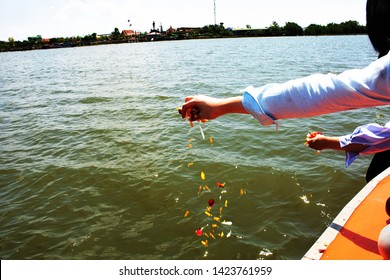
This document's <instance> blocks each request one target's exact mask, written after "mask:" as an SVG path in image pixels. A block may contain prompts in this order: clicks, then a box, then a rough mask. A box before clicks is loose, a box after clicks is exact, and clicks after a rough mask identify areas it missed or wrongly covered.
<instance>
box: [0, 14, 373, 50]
mask: <svg viewBox="0 0 390 280" xmlns="http://www.w3.org/2000/svg"><path fill="white" fill-rule="evenodd" d="M366 34H367V32H366V27H365V26H362V25H360V24H359V23H358V22H356V21H346V22H342V23H340V24H335V23H330V24H328V25H326V26H322V25H317V24H311V25H309V26H308V27H306V28H305V29H303V28H302V27H301V26H299V25H298V24H296V23H293V22H287V23H286V25H285V26H284V27H281V26H279V25H278V23H277V22H273V23H272V25H270V26H269V27H268V28H265V29H252V28H251V27H250V26H249V25H248V26H247V27H246V28H242V29H231V28H225V27H224V26H223V23H220V24H219V25H208V26H204V27H202V28H200V27H181V28H177V29H173V28H172V27H171V28H169V29H168V30H166V31H163V30H162V28H161V30H156V29H152V30H150V32H149V33H146V32H144V33H139V32H135V31H133V30H123V31H122V32H120V31H119V29H118V28H115V29H114V31H113V32H112V33H110V34H104V35H97V34H96V33H93V34H90V35H86V36H84V37H81V36H77V37H70V38H50V39H45V38H42V36H40V35H37V36H35V37H29V38H28V40H25V41H22V42H21V41H14V40H13V38H9V40H8V42H4V41H0V52H16V51H31V50H42V49H59V48H75V47H84V46H98V45H112V44H125V43H143V42H157V41H177V40H195V39H198V40H201V39H223V38H252V37H296V36H336V35H366Z"/></svg>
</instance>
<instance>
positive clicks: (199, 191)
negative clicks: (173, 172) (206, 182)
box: [198, 186, 203, 194]
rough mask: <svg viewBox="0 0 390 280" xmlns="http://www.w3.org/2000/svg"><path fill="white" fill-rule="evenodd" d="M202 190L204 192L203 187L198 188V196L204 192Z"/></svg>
mask: <svg viewBox="0 0 390 280" xmlns="http://www.w3.org/2000/svg"><path fill="white" fill-rule="evenodd" d="M202 190H203V187H202V186H199V188H198V194H200V193H201V192H202Z"/></svg>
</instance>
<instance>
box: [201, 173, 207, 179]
mask: <svg viewBox="0 0 390 280" xmlns="http://www.w3.org/2000/svg"><path fill="white" fill-rule="evenodd" d="M200 178H202V180H206V174H204V172H203V171H202V172H200Z"/></svg>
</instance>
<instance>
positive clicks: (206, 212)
mask: <svg viewBox="0 0 390 280" xmlns="http://www.w3.org/2000/svg"><path fill="white" fill-rule="evenodd" d="M204 213H205V214H206V215H207V216H209V217H211V216H212V214H211V213H210V212H208V211H205V212H204Z"/></svg>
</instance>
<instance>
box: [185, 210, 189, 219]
mask: <svg viewBox="0 0 390 280" xmlns="http://www.w3.org/2000/svg"><path fill="white" fill-rule="evenodd" d="M189 214H190V211H188V210H187V211H186V212H185V213H184V218H187V217H188V215H189Z"/></svg>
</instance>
